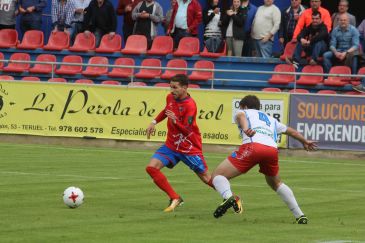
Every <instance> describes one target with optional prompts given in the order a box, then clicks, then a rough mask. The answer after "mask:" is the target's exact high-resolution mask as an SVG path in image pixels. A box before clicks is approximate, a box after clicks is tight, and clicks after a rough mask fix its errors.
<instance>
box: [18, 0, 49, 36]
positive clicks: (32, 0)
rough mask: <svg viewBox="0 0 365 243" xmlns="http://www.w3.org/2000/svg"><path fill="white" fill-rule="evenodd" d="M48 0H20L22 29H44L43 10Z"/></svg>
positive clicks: (24, 30) (23, 30)
mask: <svg viewBox="0 0 365 243" xmlns="http://www.w3.org/2000/svg"><path fill="white" fill-rule="evenodd" d="M46 6H47V1H46V0H19V14H20V30H21V32H22V33H23V34H24V33H25V32H26V31H28V30H42V12H43V9H44V8H45V7H46Z"/></svg>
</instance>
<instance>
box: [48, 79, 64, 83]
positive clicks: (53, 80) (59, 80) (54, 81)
mask: <svg viewBox="0 0 365 243" xmlns="http://www.w3.org/2000/svg"><path fill="white" fill-rule="evenodd" d="M48 82H51V83H67V80H66V79H64V78H50V79H48Z"/></svg>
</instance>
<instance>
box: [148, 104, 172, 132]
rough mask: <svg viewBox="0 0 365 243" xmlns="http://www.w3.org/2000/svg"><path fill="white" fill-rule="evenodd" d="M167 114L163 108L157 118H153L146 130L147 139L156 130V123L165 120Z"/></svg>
mask: <svg viewBox="0 0 365 243" xmlns="http://www.w3.org/2000/svg"><path fill="white" fill-rule="evenodd" d="M166 117H167V116H166V114H165V109H163V110H162V111H161V112H160V113H159V114H158V115H157V116H156V118H155V120H153V121H152V122H151V123H150V124H149V125H148V127H147V129H146V132H147V139H150V137H151V134H152V133H153V132H154V131H156V128H155V126H156V124H157V123H159V122H161V121H163V120H164V119H165V118H166Z"/></svg>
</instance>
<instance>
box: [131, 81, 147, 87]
mask: <svg viewBox="0 0 365 243" xmlns="http://www.w3.org/2000/svg"><path fill="white" fill-rule="evenodd" d="M128 86H132V87H133V86H147V84H146V83H145V82H130V83H128Z"/></svg>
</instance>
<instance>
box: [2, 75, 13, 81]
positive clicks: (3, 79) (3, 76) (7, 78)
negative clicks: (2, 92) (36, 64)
mask: <svg viewBox="0 0 365 243" xmlns="http://www.w3.org/2000/svg"><path fill="white" fill-rule="evenodd" d="M6 80H14V77H13V76H10V75H0V81H6Z"/></svg>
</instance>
